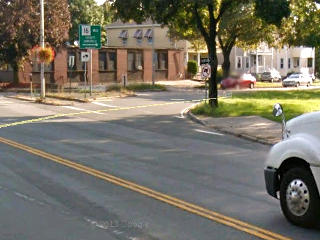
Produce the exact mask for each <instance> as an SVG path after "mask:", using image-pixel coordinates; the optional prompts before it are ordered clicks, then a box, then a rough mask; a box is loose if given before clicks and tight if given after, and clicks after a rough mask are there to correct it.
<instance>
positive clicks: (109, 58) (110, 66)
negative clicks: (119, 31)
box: [99, 51, 117, 71]
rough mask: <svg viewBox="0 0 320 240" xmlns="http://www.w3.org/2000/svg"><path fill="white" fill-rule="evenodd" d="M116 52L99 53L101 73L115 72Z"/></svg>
mask: <svg viewBox="0 0 320 240" xmlns="http://www.w3.org/2000/svg"><path fill="white" fill-rule="evenodd" d="M116 56H117V55H116V52H115V51H100V52H99V70H100V71H115V70H116V66H117V64H116V58H117V57H116Z"/></svg>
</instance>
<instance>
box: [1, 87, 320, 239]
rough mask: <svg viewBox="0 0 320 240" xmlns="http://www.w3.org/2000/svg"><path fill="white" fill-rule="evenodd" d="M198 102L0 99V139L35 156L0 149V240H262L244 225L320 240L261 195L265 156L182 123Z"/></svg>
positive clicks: (144, 97)
mask: <svg viewBox="0 0 320 240" xmlns="http://www.w3.org/2000/svg"><path fill="white" fill-rule="evenodd" d="M202 97H203V92H202V91H200V90H198V91H178V92H172V91H170V92H163V93H143V94H140V95H139V96H137V97H130V98H123V99H122V98H114V99H107V98H106V99H99V100H97V101H96V102H94V103H88V104H80V103H76V104H75V105H74V106H71V107H61V106H60V107H56V106H46V105H40V104H35V103H29V102H23V101H19V100H15V99H12V98H7V97H6V96H0V109H1V115H0V138H1V139H9V140H12V141H14V142H16V143H20V144H23V145H26V146H29V147H32V148H33V150H32V149H30V150H29V152H27V151H26V150H28V149H29V148H28V147H26V146H19V145H17V144H16V143H13V144H12V145H11V146H10V145H8V144H5V143H4V142H3V141H4V140H2V142H1V140H0V236H1V237H0V239H68V240H69V239H70V240H71V239H77V240H80V239H131V240H142V239H144V240H145V239H146V240H147V239H166V240H167V239H169V240H171V239H177V240H178V239H181V240H188V239H196V240H198V239H201V240H205V239H210V240H212V239H237V240H238V239H259V236H260V235H259V234H261V231H260V230H259V232H260V233H259V234H258V235H257V234H252V233H250V231H249V232H248V229H249V230H250V229H251V230H252V227H250V228H248V227H245V223H248V224H251V225H254V226H257V227H260V228H263V229H266V230H269V231H271V232H273V233H277V234H281V235H283V236H285V237H287V238H292V239H301V240H304V239H308V240H309V239H310V240H312V239H315V240H316V239H319V237H320V232H319V230H316V229H303V228H299V227H295V226H292V225H291V224H289V223H288V222H287V221H286V220H285V219H284V217H283V215H282V213H281V210H280V207H279V202H278V201H277V200H275V199H272V198H271V197H269V196H268V195H267V194H266V192H265V187H264V180H263V162H264V159H265V157H266V154H267V152H268V149H269V147H268V146H264V145H261V144H258V143H253V142H250V141H246V140H243V139H239V138H236V137H233V136H228V135H223V134H220V133H217V132H214V131H212V130H211V129H206V128H205V127H203V126H201V125H198V124H196V123H193V122H191V121H189V120H188V119H185V118H182V117H181V111H182V110H183V109H185V108H186V107H188V106H190V105H191V104H193V103H194V102H191V101H190V102H183V101H185V100H195V99H201V98H202ZM79 112H81V114H77V113H79ZM62 114H67V115H62ZM48 115H55V117H54V118H52V119H49V120H45V119H44V120H43V119H38V118H39V117H43V116H48ZM30 119H38V120H36V121H34V122H32V123H30V122H28V120H30ZM17 122H18V123H20V124H19V125H17V124H14V123H17ZM6 124H7V125H6ZM1 126H2V128H1ZM4 126H5V127H4ZM38 150H41V151H43V152H45V153H43V152H40V151H38ZM46 153H50V154H52V155H48V154H46ZM57 156H58V157H60V158H58V157H57ZM62 158H63V159H62ZM57 159H58V160H57ZM67 160H68V161H71V162H72V163H70V164H69V165H70V166H67V165H68V164H67V163H66V161H67ZM74 163H77V164H80V165H79V166H86V167H89V168H90V169H89V170H83V169H82V168H81V167H77V166H78V165H75V164H74ZM97 171H99V172H97ZM104 173H107V174H110V175H111V177H108V178H107V177H103V176H102V175H103V174H104ZM113 176H116V177H118V178H121V179H124V180H126V181H129V183H125V184H124V183H123V181H122V180H110V178H112V177H113ZM108 179H109V180H108ZM112 181H113V183H112ZM133 183H136V184H139V186H138V187H137V186H133ZM142 187H145V188H148V189H151V190H152V191H154V192H152V194H151V193H150V191H151V190H141V189H142ZM161 194H162V195H161ZM170 197H175V198H177V199H178V200H171V198H170ZM169 198H170V200H168V199H169ZM179 201H180V202H179ZM181 201H185V202H187V203H185V202H183V203H181ZM191 203H192V204H193V205H196V207H198V206H199V207H203V208H204V209H205V210H206V211H209V210H210V211H212V213H210V214H209V213H208V214H207V213H206V214H203V212H202V211H199V210H195V208H194V207H189V205H190V204H191ZM214 214H216V215H214ZM218 214H221V215H218ZM213 216H216V217H215V218H214V217H213ZM226 217H230V218H232V219H228V218H226ZM226 219H227V220H226ZM235 219H236V220H240V221H241V222H236V220H235ZM231 223H232V224H231ZM239 226H240V227H239ZM253 232H256V231H253ZM262 233H263V232H262ZM268 234H269V233H268ZM263 236H265V235H263ZM263 236H262V235H261V236H260V238H262V239H266V238H263ZM275 236H276V235H272V233H271V237H270V235H269V237H270V238H269V239H280V238H276V237H275ZM283 239H285V238H283Z"/></svg>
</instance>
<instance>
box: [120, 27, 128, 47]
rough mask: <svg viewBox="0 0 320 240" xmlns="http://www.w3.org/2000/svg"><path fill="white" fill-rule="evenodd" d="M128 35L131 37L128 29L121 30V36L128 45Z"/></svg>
mask: <svg viewBox="0 0 320 240" xmlns="http://www.w3.org/2000/svg"><path fill="white" fill-rule="evenodd" d="M128 37H129V34H128V30H122V31H121V32H120V35H119V38H121V39H122V44H123V45H126V44H127V43H128Z"/></svg>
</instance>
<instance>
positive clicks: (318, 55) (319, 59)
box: [315, 47, 320, 78]
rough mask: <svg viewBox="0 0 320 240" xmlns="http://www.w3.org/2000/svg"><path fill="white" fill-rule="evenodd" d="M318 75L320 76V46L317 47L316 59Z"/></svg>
mask: <svg viewBox="0 0 320 240" xmlns="http://www.w3.org/2000/svg"><path fill="white" fill-rule="evenodd" d="M315 65H316V66H315V68H316V76H317V78H320V47H317V48H316V59H315Z"/></svg>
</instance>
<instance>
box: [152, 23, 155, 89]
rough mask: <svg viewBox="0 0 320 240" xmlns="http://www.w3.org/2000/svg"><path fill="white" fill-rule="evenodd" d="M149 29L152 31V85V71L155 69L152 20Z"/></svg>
mask: <svg viewBox="0 0 320 240" xmlns="http://www.w3.org/2000/svg"><path fill="white" fill-rule="evenodd" d="M151 31H152V85H154V71H155V62H154V58H155V54H154V27H153V22H152V25H151Z"/></svg>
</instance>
